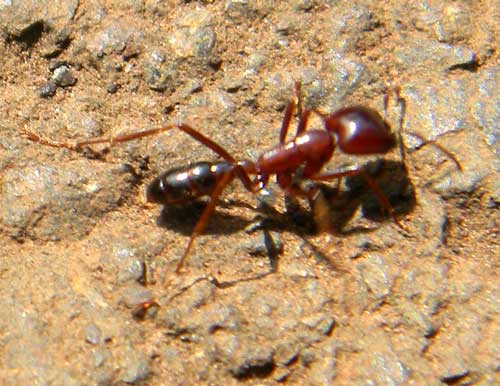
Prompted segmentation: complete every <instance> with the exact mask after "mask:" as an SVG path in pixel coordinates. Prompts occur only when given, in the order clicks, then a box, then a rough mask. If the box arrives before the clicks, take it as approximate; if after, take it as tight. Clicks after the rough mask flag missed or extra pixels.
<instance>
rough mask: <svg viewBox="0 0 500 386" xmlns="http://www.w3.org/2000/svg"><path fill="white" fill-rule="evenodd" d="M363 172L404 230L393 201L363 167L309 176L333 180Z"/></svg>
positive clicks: (314, 179)
mask: <svg viewBox="0 0 500 386" xmlns="http://www.w3.org/2000/svg"><path fill="white" fill-rule="evenodd" d="M359 174H361V175H362V176H363V178H364V179H365V181H366V183H367V184H368V185H369V186H370V189H371V190H372V191H373V192H374V193H375V195H376V196H377V199H378V201H379V202H380V205H382V207H383V208H384V209H385V210H387V212H389V214H390V215H391V217H392V219H393V220H394V222H395V223H396V225H397V226H398V227H400V228H401V229H403V230H404V227H403V226H402V225H401V223H400V222H399V220H398V218H397V217H396V214H395V213H394V209H393V208H392V205H391V203H390V202H389V200H388V199H387V197H386V196H385V195H384V193H383V192H382V191H381V190H380V188H379V187H378V185H377V184H376V183H375V181H374V180H373V179H372V178H371V177H370V176H369V175H368V173H367V172H366V171H365V170H364V169H363V168H359V169H353V170H346V171H342V172H332V173H321V174H317V175H314V176H312V177H309V178H310V179H311V180H312V181H328V180H333V179H339V178H342V177H349V176H355V175H359Z"/></svg>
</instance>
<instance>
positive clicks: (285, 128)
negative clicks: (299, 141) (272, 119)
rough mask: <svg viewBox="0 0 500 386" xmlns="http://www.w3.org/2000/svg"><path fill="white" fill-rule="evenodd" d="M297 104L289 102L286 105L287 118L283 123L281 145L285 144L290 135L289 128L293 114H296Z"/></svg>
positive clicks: (284, 118)
mask: <svg viewBox="0 0 500 386" xmlns="http://www.w3.org/2000/svg"><path fill="white" fill-rule="evenodd" d="M295 108H296V103H295V101H293V100H292V101H289V102H288V103H287V105H286V109H285V116H284V117H283V121H282V122H281V130H280V144H283V143H285V138H286V134H287V133H288V128H289V127H290V122H291V121H292V116H293V113H294V112H295Z"/></svg>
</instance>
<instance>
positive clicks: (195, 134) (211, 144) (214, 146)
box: [21, 124, 236, 163]
mask: <svg viewBox="0 0 500 386" xmlns="http://www.w3.org/2000/svg"><path fill="white" fill-rule="evenodd" d="M172 129H178V130H181V131H183V132H185V133H186V134H188V135H189V136H190V137H192V138H194V139H195V140H197V141H198V142H200V143H202V144H203V145H205V146H206V147H208V148H209V149H211V150H212V151H213V152H214V153H216V154H217V155H219V156H220V157H222V158H224V159H225V160H226V161H228V162H231V163H235V162H236V160H235V159H234V158H233V157H232V156H231V155H230V154H229V153H228V152H227V151H226V150H225V149H224V148H223V147H222V146H220V145H219V144H218V143H216V142H215V141H213V140H211V139H210V138H208V137H206V136H205V135H203V134H201V133H200V132H199V131H197V130H196V129H194V128H192V127H191V126H189V125H186V124H180V125H167V126H163V127H158V128H155V129H149V130H143V131H137V132H135V133H130V134H124V135H121V136H118V137H110V138H96V139H89V140H87V141H80V142H77V143H75V144H71V143H68V142H57V141H49V140H46V139H44V138H42V137H40V136H39V135H37V134H35V133H33V132H30V131H27V130H23V131H22V132H21V133H22V134H23V135H25V136H26V137H27V138H28V139H29V140H30V141H33V142H38V143H40V144H42V145H46V146H51V147H58V148H66V149H70V150H74V151H78V150H80V149H81V148H83V147H84V146H89V145H96V144H100V143H107V144H109V146H114V145H116V144H117V143H122V142H128V141H132V140H134V139H139V138H143V137H148V136H151V135H158V134H161V133H163V132H166V131H169V130H172Z"/></svg>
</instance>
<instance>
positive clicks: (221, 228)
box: [157, 159, 416, 236]
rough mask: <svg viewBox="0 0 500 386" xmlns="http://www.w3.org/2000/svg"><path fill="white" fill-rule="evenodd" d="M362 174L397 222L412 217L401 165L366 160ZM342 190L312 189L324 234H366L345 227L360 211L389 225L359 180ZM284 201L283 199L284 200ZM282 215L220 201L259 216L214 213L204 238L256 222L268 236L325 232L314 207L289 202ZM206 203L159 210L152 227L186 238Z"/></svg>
mask: <svg viewBox="0 0 500 386" xmlns="http://www.w3.org/2000/svg"><path fill="white" fill-rule="evenodd" d="M364 169H365V170H366V171H367V173H368V174H369V175H370V177H371V178H372V179H373V180H374V181H375V183H376V184H377V186H378V187H379V188H380V190H381V191H382V193H383V195H384V196H385V197H386V198H387V199H388V200H389V202H390V204H391V206H392V208H393V210H394V213H395V215H396V216H397V217H399V216H403V215H406V214H408V213H411V212H412V211H413V210H414V208H415V205H416V197H415V189H414V186H413V184H412V183H411V181H410V179H409V177H408V172H407V169H406V167H405V166H404V164H402V163H401V162H397V161H387V160H384V159H378V160H374V161H369V162H368V163H366V164H365V165H364ZM343 184H344V189H342V190H340V189H339V184H335V183H334V184H331V183H330V184H326V183H321V184H317V186H319V188H320V193H321V195H322V196H323V197H322V200H321V203H320V205H324V203H326V205H327V208H326V210H327V213H328V214H327V216H328V219H327V220H328V222H329V223H330V224H329V226H328V230H327V231H328V232H330V233H332V234H352V233H367V232H372V231H374V229H370V228H366V227H364V226H349V227H348V229H346V230H345V228H346V226H347V224H348V223H349V221H350V220H351V219H352V218H353V216H354V215H355V213H356V211H357V210H358V209H359V208H360V209H361V213H362V215H363V217H365V218H367V219H369V220H371V221H374V222H377V223H382V222H385V221H392V218H391V216H390V214H389V213H387V211H384V210H383V209H381V205H380V203H379V201H378V199H377V197H376V195H375V193H374V192H373V191H372V190H371V189H370V188H369V187H368V186H367V184H366V181H365V179H364V178H363V176H362V175H355V176H351V177H346V178H345V179H344V182H343ZM285 199H286V197H285ZM290 201H291V202H288V204H289V205H287V210H286V211H285V212H284V213H281V212H278V211H277V210H276V209H274V208H273V207H272V206H269V205H264V204H259V205H257V206H256V207H255V206H252V205H249V204H247V203H244V202H240V201H233V200H231V201H230V202H225V201H223V200H222V201H220V202H219V203H218V204H217V207H223V208H228V207H234V206H239V207H242V208H246V209H251V210H253V211H256V212H257V213H258V215H257V216H256V217H257V218H256V219H254V220H248V219H246V218H243V217H241V216H238V215H233V214H226V213H222V212H220V211H218V210H217V208H216V210H215V211H214V213H213V214H212V215H211V217H210V220H209V222H208V224H207V227H206V228H205V230H204V231H203V233H204V234H210V235H228V234H232V233H234V232H238V231H241V230H243V229H247V231H248V232H251V231H250V230H248V229H249V228H250V227H251V226H252V224H254V223H255V222H256V220H257V221H258V222H259V223H260V224H259V225H257V226H255V227H253V228H254V229H255V230H257V229H265V230H268V231H278V232H282V231H290V232H293V233H295V234H297V235H299V236H312V235H315V234H317V233H318V228H320V229H321V230H322V231H325V229H323V227H322V226H321V224H318V221H323V220H322V219H318V218H315V217H316V216H315V215H314V208H315V206H317V205H318V204H317V203H316V202H312V203H309V204H310V205H309V208H308V207H305V206H304V205H300V204H298V203H297V201H296V200H293V199H292V200H290ZM206 203H207V201H206V200H197V201H193V202H189V203H185V204H182V205H168V206H163V208H162V210H161V213H160V214H159V216H158V217H157V225H158V226H160V227H162V228H166V229H170V230H173V231H175V232H177V233H180V234H183V235H190V234H191V232H192V231H193V228H194V227H195V225H196V223H197V222H198V220H199V218H200V216H201V214H202V212H203V209H204V208H205V206H206Z"/></svg>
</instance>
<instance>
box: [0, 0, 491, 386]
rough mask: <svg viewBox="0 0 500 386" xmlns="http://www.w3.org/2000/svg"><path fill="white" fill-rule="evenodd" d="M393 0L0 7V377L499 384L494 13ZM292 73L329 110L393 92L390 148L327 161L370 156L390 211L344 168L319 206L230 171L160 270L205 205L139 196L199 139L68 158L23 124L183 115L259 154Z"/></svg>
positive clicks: (53, 130)
mask: <svg viewBox="0 0 500 386" xmlns="http://www.w3.org/2000/svg"><path fill="white" fill-rule="evenodd" d="M411 4H412V5H408V4H407V2H401V1H369V0H366V1H326V2H321V1H314V0H293V1H287V2H285V1H283V2H277V1H266V0H263V1H255V2H247V1H230V0H228V1H133V0H130V1H105V0H103V1H78V0H76V1H75V0H62V1H58V2H51V1H19V2H17V1H16V2H8V1H4V2H2V3H1V4H0V26H1V35H0V50H1V55H0V116H1V122H0V343H1V344H0V384H2V385H20V384H30V385H119V384H137V385H193V384H197V385H236V384H240V383H243V384H249V385H274V384H280V383H284V384H291V385H298V384H305V385H328V384H336V385H367V384H371V385H403V384H413V385H424V384H425V385H440V384H447V385H498V384H500V352H499V347H500V317H499V313H500V300H499V296H498V294H499V293H500V288H499V281H498V274H499V268H500V265H499V256H500V242H499V239H500V238H499V226H500V216H499V205H500V184H499V180H498V172H499V170H500V151H499V143H500V139H499V136H500V131H499V123H498V122H499V121H500V113H499V112H500V108H499V107H500V99H499V93H498V90H499V88H500V87H499V84H500V71H499V69H500V67H499V62H498V40H497V38H498V36H500V31H499V28H498V26H499V24H498V20H500V15H499V12H500V10H499V7H498V2H497V1H494V0H492V1H482V2H469V1H434V0H429V1H417V2H411ZM294 81H300V82H301V83H302V91H301V97H302V99H303V100H304V103H305V105H306V106H308V107H311V108H317V109H320V110H322V111H325V112H329V111H334V110H335V109H336V108H339V107H340V106H343V105H349V104H364V105H367V106H370V107H372V108H374V109H377V110H378V111H381V112H382V111H383V96H384V94H386V93H387V92H389V95H391V94H390V90H395V89H396V88H397V87H399V88H400V90H401V96H402V97H403V98H404V99H405V100H406V104H407V111H406V114H405V116H404V118H405V119H404V122H403V125H402V129H401V136H402V139H403V143H404V148H405V152H404V154H405V155H406V156H405V160H404V162H403V161H402V158H401V154H400V152H398V151H397V150H394V151H391V152H389V153H388V154H387V155H384V156H383V157H356V156H354V157H352V156H351V157H347V156H346V155H342V154H340V153H336V154H335V155H334V157H333V159H332V161H331V162H329V163H328V165H327V166H326V169H327V170H340V169H346V168H349V167H352V166H353V165H355V164H358V165H364V166H365V167H366V168H367V170H369V171H370V173H372V175H373V178H374V179H375V180H376V181H377V183H378V184H379V185H380V186H381V188H382V190H383V191H384V192H385V194H386V195H387V197H388V198H389V200H390V201H391V204H392V206H393V207H394V209H395V211H396V213H397V216H398V219H399V221H400V223H401V224H402V227H403V228H404V229H401V228H400V227H398V226H397V224H395V223H394V221H392V219H391V218H390V217H388V216H384V215H381V212H380V208H379V205H378V202H377V200H376V198H375V196H374V195H373V193H371V192H370V190H369V189H367V188H366V185H365V184H364V182H363V181H362V180H361V181H360V180H359V179H353V178H350V179H347V180H345V181H341V183H340V184H337V183H336V182H333V183H331V184H326V185H327V186H325V187H324V188H323V190H324V195H323V196H322V197H323V198H324V199H323V201H321V202H322V203H323V205H321V206H319V205H318V206H317V207H319V208H322V209H325V208H330V210H329V211H327V213H326V214H325V213H316V216H313V215H312V214H311V213H310V211H309V208H308V204H307V203H306V202H299V203H298V207H297V208H295V209H290V208H288V209H289V210H286V208H285V205H284V200H283V194H282V192H281V191H280V189H279V188H278V187H277V186H276V185H275V184H274V183H272V184H270V186H269V192H268V194H267V195H263V194H261V195H253V194H250V193H249V192H247V191H246V190H245V189H244V188H243V187H242V186H241V184H240V183H238V182H236V183H234V184H232V185H231V186H230V187H229V188H228V189H227V190H226V191H225V192H224V194H223V197H222V199H221V200H220V205H218V207H217V210H216V213H215V214H214V215H213V216H212V218H211V219H210V223H209V225H208V227H207V229H206V230H205V232H204V233H203V235H201V236H199V237H198V238H197V239H196V242H195V244H194V246H193V249H192V251H191V253H190V255H189V257H188V259H187V261H186V264H185V267H184V270H183V273H182V274H180V275H176V274H175V272H174V271H175V267H176V264H177V262H178V261H179V258H180V257H181V255H182V253H183V251H184V249H185V248H186V245H187V242H188V240H189V235H190V233H191V231H192V229H193V227H194V225H195V224H196V222H197V220H198V218H199V216H200V214H201V211H202V208H203V205H202V204H196V203H195V204H192V205H191V204H190V205H181V206H172V207H165V208H163V209H162V207H161V206H156V205H145V204H144V199H143V189H144V186H145V185H147V184H148V183H149V182H150V181H152V180H153V179H154V178H155V177H156V176H157V175H159V174H160V173H161V172H163V171H165V170H168V169H170V168H172V167H175V166H182V165H187V164H189V163H190V162H195V161H201V160H208V161H214V160H216V159H217V157H216V156H215V155H214V154H213V153H212V152H211V151H210V150H209V149H207V148H206V147H204V146H202V145H201V144H200V143H198V142H196V141H195V140H193V139H192V138H190V137H189V136H187V135H185V134H184V133H182V132H179V131H175V130H174V131H169V132H166V133H163V134H161V135H158V136H152V137H147V138H143V139H140V140H136V141H131V142H127V143H124V144H120V145H117V146H113V147H111V148H109V147H108V146H107V145H106V144H104V145H95V146H94V147H93V148H92V150H91V149H84V150H83V151H80V152H76V151H71V150H68V149H62V148H53V147H48V146H43V145H41V144H39V143H35V142H33V141H30V140H29V139H28V138H26V136H23V135H22V133H21V131H22V130H28V131H31V132H33V133H36V134H37V135H40V136H42V137H43V138H46V139H51V140H56V141H57V140H58V141H67V142H69V143H72V142H75V141H79V140H87V139H90V138H98V137H109V136H117V135H120V134H124V133H128V132H134V131H138V130H144V129H150V128H155V127H160V126H162V125H165V124H167V123H179V122H185V123H189V124H190V125H192V126H193V127H196V128H197V129H199V130H200V132H202V133H203V134H205V135H206V136H209V137H210V138H212V139H213V140H214V141H216V142H218V143H219V144H221V145H222V146H223V147H224V148H225V149H227V150H228V151H229V152H230V153H231V154H233V155H234V157H236V158H238V159H243V158H250V159H257V157H258V156H259V155H260V154H261V153H262V152H263V151H264V150H266V149H268V148H270V147H272V146H274V145H276V144H277V143H278V136H279V129H280V127H281V121H282V118H283V114H284V108H285V105H286V102H287V101H288V100H290V99H291V98H292V97H293V95H294V94H293V84H294ZM390 102H391V103H390V104H389V107H388V110H387V120H388V122H390V123H391V125H392V127H393V130H395V131H398V124H397V123H398V120H399V116H400V108H399V107H400V106H399V105H398V104H397V103H394V102H395V101H394V99H392V100H391V101H390ZM295 122H296V120H295V118H294V121H293V123H292V127H294V125H295V124H296V123H295ZM309 127H315V128H321V123H320V122H318V120H317V119H316V120H312V121H311V123H310V125H309ZM291 131H293V130H291ZM412 133H413V134H412ZM415 133H416V134H418V135H416V134H415ZM290 135H291V134H290ZM422 138H423V139H425V140H433V141H435V144H436V145H425V143H423V142H422ZM439 146H440V147H441V148H440V147H439ZM443 149H444V150H443ZM453 157H454V158H456V160H457V161H458V162H459V165H460V166H461V167H462V170H460V169H459V166H458V165H456V164H455V162H454V161H453ZM328 186H329V188H328ZM326 204H328V205H326ZM320 217H321V218H322V219H325V218H326V219H327V220H328V221H326V220H325V221H322V225H323V226H322V227H323V228H325V227H326V226H325V223H326V224H329V223H331V224H330V225H331V226H328V231H327V232H323V233H321V234H318V233H317V232H316V231H315V230H314V219H315V218H316V220H318V219H319V218H320ZM143 302H150V303H146V304H150V305H151V307H149V308H148V309H147V310H145V315H142V317H141V315H139V314H140V312H138V308H137V307H140V305H141V304H144V303H143ZM153 302H156V303H157V305H158V306H156V304H155V303H153ZM144 308H145V307H144ZM139 311H140V308H139Z"/></svg>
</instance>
